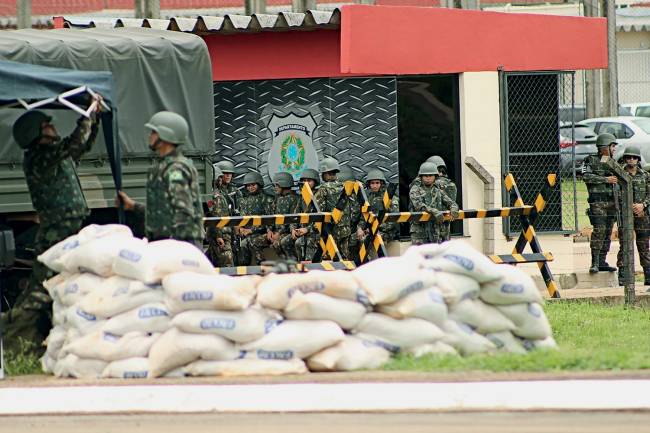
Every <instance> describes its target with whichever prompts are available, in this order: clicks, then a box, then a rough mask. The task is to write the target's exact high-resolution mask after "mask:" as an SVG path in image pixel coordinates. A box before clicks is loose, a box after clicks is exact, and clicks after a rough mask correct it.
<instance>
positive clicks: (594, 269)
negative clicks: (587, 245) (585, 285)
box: [589, 256, 598, 274]
mask: <svg viewBox="0 0 650 433" xmlns="http://www.w3.org/2000/svg"><path fill="white" fill-rule="evenodd" d="M589 273H590V274H597V273H598V257H594V256H591V267H590V268H589Z"/></svg>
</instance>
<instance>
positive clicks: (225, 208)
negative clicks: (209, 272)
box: [207, 164, 234, 267]
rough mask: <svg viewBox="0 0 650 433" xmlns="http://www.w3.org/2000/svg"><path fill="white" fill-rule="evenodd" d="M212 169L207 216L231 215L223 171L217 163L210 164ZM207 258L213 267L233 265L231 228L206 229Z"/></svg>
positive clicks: (214, 227)
mask: <svg viewBox="0 0 650 433" xmlns="http://www.w3.org/2000/svg"><path fill="white" fill-rule="evenodd" d="M212 169H213V170H214V189H213V192H212V200H210V202H209V203H208V216H210V217H225V216H231V214H230V212H231V209H230V206H229V204H228V198H227V193H226V191H225V189H224V188H223V173H222V172H221V169H220V168H219V166H218V165H217V164H213V165H212ZM207 241H208V254H207V255H208V258H209V259H210V261H211V262H212V264H213V265H214V266H215V267H228V266H234V258H233V253H232V228H231V227H223V228H218V227H216V226H210V227H209V228H208V230H207Z"/></svg>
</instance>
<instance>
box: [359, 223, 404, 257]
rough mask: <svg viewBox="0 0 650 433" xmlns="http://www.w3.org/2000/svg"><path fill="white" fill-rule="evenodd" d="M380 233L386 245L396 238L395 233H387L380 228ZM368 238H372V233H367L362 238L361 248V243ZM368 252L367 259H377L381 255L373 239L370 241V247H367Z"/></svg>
mask: <svg viewBox="0 0 650 433" xmlns="http://www.w3.org/2000/svg"><path fill="white" fill-rule="evenodd" d="M379 235H380V236H381V239H382V241H383V242H384V247H386V246H387V245H388V242H390V241H392V240H395V239H396V237H395V235H394V234H393V233H392V232H388V233H386V232H383V231H381V230H379ZM368 238H370V234H367V235H365V236H364V237H363V239H362V240H361V242H359V248H361V244H363V243H365V242H366V240H367V239H368ZM366 253H367V257H366V259H365V261H368V260H375V259H376V258H378V257H379V256H378V255H377V251H375V247H374V246H373V245H372V240H370V241H369V244H368V247H367V248H366Z"/></svg>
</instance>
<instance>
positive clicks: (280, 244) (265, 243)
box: [241, 233, 298, 265]
mask: <svg viewBox="0 0 650 433" xmlns="http://www.w3.org/2000/svg"><path fill="white" fill-rule="evenodd" d="M264 248H273V250H275V252H276V254H277V255H278V257H279V258H281V259H288V260H296V261H297V260H298V258H297V257H296V251H295V242H294V240H293V238H292V237H291V233H282V234H280V236H279V238H278V241H277V242H275V243H273V244H272V243H271V242H269V240H268V238H267V237H266V233H264V234H252V235H250V236H247V237H246V238H244V240H243V241H242V242H241V249H242V256H243V257H246V258H248V260H247V262H246V264H248V263H250V258H251V257H252V258H253V259H254V261H253V264H254V265H259V264H260V263H262V262H263V261H264Z"/></svg>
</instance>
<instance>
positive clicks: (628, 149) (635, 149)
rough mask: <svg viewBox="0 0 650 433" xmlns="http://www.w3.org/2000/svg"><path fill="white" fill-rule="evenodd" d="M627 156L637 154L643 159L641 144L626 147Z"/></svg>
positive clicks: (625, 154) (625, 153)
mask: <svg viewBox="0 0 650 433" xmlns="http://www.w3.org/2000/svg"><path fill="white" fill-rule="evenodd" d="M626 156H636V157H637V158H639V160H640V159H641V149H639V146H627V147H626V148H625V152H624V153H623V158H625V157H626Z"/></svg>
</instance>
